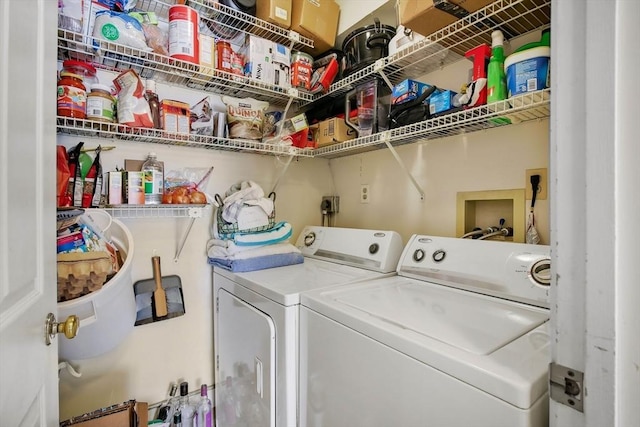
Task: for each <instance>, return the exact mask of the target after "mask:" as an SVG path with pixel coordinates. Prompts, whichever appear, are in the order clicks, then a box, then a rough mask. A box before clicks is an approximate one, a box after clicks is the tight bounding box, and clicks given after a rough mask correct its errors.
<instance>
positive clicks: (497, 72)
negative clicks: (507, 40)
mask: <svg viewBox="0 0 640 427" xmlns="http://www.w3.org/2000/svg"><path fill="white" fill-rule="evenodd" d="M503 42H504V37H503V35H502V31H500V30H495V31H494V32H492V33H491V59H489V66H488V68H487V104H490V103H492V102H496V101H502V100H503V99H506V98H507V78H506V76H505V74H504V48H503V46H502V44H503Z"/></svg>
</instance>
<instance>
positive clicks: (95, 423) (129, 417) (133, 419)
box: [60, 400, 149, 427]
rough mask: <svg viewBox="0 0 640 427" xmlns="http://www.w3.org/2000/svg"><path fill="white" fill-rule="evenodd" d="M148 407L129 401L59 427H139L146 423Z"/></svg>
mask: <svg viewBox="0 0 640 427" xmlns="http://www.w3.org/2000/svg"><path fill="white" fill-rule="evenodd" d="M148 411H149V409H148V405H147V403H145V402H136V401H135V400H131V401H129V402H124V403H121V404H118V405H113V406H110V407H108V408H102V409H98V410H97V411H94V412H91V413H88V414H84V415H81V416H79V417H74V418H71V419H70V420H66V421H63V422H61V423H60V427H67V426H74V427H141V426H146V425H147V423H148Z"/></svg>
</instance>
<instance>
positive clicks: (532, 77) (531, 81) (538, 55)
mask: <svg viewBox="0 0 640 427" xmlns="http://www.w3.org/2000/svg"><path fill="white" fill-rule="evenodd" d="M550 55H551V49H550V48H549V47H547V46H539V47H535V48H531V49H527V50H524V51H522V52H516V53H514V54H511V55H509V56H508V57H507V58H506V59H505V61H504V69H505V74H506V77H507V91H508V92H509V94H508V96H509V97H512V96H516V95H521V94H523V93H527V92H533V91H536V90H542V89H546V88H548V87H549V56H550Z"/></svg>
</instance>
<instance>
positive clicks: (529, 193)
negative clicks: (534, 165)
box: [524, 169, 549, 200]
mask: <svg viewBox="0 0 640 427" xmlns="http://www.w3.org/2000/svg"><path fill="white" fill-rule="evenodd" d="M533 175H540V184H538V194H536V200H547V192H548V188H549V180H548V178H547V169H527V172H526V181H525V187H524V188H525V189H526V190H525V198H526V199H527V200H531V199H532V198H533V188H532V187H531V177H532V176H533Z"/></svg>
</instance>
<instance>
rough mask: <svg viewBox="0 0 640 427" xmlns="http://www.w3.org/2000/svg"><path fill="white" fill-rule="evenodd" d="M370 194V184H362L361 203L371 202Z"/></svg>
mask: <svg viewBox="0 0 640 427" xmlns="http://www.w3.org/2000/svg"><path fill="white" fill-rule="evenodd" d="M370 193H371V192H370V191H369V184H362V185H361V186H360V203H369V200H370V199H371V194H370Z"/></svg>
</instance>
